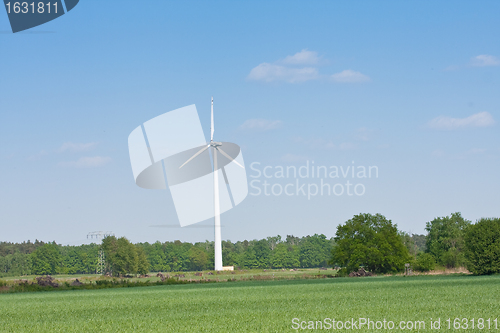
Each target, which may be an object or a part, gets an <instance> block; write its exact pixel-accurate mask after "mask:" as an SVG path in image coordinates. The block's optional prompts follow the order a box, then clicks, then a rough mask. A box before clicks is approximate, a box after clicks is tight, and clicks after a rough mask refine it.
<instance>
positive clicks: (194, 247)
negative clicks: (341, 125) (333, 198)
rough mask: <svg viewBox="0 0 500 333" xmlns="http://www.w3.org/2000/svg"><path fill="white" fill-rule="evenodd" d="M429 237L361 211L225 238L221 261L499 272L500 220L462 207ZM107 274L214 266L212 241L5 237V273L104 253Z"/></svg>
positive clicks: (78, 269)
mask: <svg viewBox="0 0 500 333" xmlns="http://www.w3.org/2000/svg"><path fill="white" fill-rule="evenodd" d="M426 231H427V235H425V236H424V235H415V234H414V235H409V234H408V233H405V232H403V231H400V230H398V229H397V225H396V224H393V223H392V221H390V220H388V219H386V218H385V217H384V216H383V215H380V214H376V215H371V214H359V215H355V216H354V217H353V218H352V219H350V220H348V221H346V222H345V223H344V224H341V225H339V226H338V227H337V232H336V235H335V237H332V238H330V239H327V237H326V236H325V235H323V234H320V235H318V234H315V235H312V236H305V237H294V236H291V235H288V236H286V238H282V237H281V236H276V237H268V238H266V239H261V240H251V241H246V240H245V241H238V242H236V243H232V242H230V241H223V242H222V256H223V262H224V265H227V266H235V267H239V268H248V269H250V268H261V269H263V268H301V267H302V268H315V267H326V266H336V267H339V268H342V269H343V272H344V273H348V272H351V271H353V270H357V269H359V268H361V267H364V268H368V269H369V270H371V271H373V272H374V273H387V272H400V271H402V270H404V267H405V264H407V263H409V264H411V267H413V268H414V269H416V270H420V271H428V270H432V269H434V268H435V267H436V266H441V267H448V268H454V267H461V266H465V267H467V268H468V269H469V270H470V271H471V272H473V273H475V274H492V273H500V219H481V220H479V221H477V223H475V224H473V223H472V222H471V221H468V220H466V219H464V218H463V217H462V215H461V214H460V213H453V214H451V215H450V216H445V217H438V218H435V219H433V220H432V221H429V222H427V223H426ZM101 249H102V250H103V251H104V255H105V263H106V264H105V265H104V267H103V269H104V272H105V273H106V272H107V273H110V274H112V275H126V274H145V273H146V272H148V271H153V272H175V271H199V270H207V269H213V267H214V243H213V242H209V241H206V242H199V243H195V244H191V243H187V242H181V241H174V242H164V243H161V242H159V241H158V242H156V243H153V244H150V243H138V244H132V243H130V242H129V241H128V240H127V239H126V238H124V237H122V238H118V239H117V238H115V237H114V236H112V237H107V238H105V239H104V240H103V244H102V247H101V246H100V245H96V244H90V245H80V246H62V245H58V244H56V243H55V242H52V243H44V242H40V241H35V242H34V243H31V242H30V241H28V242H24V243H7V242H1V243H0V277H2V276H18V275H29V274H35V275H45V274H57V273H59V274H92V273H96V270H97V267H98V263H99V251H100V250H101Z"/></svg>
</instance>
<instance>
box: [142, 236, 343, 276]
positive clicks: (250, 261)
mask: <svg viewBox="0 0 500 333" xmlns="http://www.w3.org/2000/svg"><path fill="white" fill-rule="evenodd" d="M333 245H334V241H333V238H332V239H327V238H326V236H325V235H323V234H321V235H318V234H315V235H313V236H305V237H294V236H291V235H288V236H287V237H286V238H285V239H282V237H281V236H279V235H278V236H276V237H268V238H266V239H261V240H252V241H247V240H245V241H238V242H236V243H232V242H230V241H223V242H222V258H223V262H224V265H226V266H235V267H240V268H296V267H304V268H311V267H326V266H327V261H328V258H329V254H330V251H331V249H332V246H333ZM138 246H140V247H142V248H143V249H144V251H145V253H146V255H147V258H148V261H149V263H150V265H151V270H152V271H155V272H159V271H161V272H169V271H196V270H205V269H212V268H213V267H214V243H213V242H209V241H206V242H203V243H195V244H191V243H182V242H180V241H175V242H166V243H160V242H156V243H154V244H149V243H140V244H138Z"/></svg>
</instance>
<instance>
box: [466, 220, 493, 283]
mask: <svg viewBox="0 0 500 333" xmlns="http://www.w3.org/2000/svg"><path fill="white" fill-rule="evenodd" d="M464 243H465V257H466V259H467V269H468V270H469V271H471V272H472V273H474V274H478V275H484V274H495V273H500V219H498V218H497V219H486V218H483V219H481V220H479V221H478V222H477V223H476V224H473V225H470V226H469V227H468V228H467V229H466V231H465V235H464Z"/></svg>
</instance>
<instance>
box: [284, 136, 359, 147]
mask: <svg viewBox="0 0 500 333" xmlns="http://www.w3.org/2000/svg"><path fill="white" fill-rule="evenodd" d="M292 141H293V142H295V143H300V144H302V145H305V146H307V148H309V149H313V150H351V149H355V148H356V145H355V144H354V143H351V142H342V143H339V144H335V143H334V142H333V141H332V140H327V139H323V138H309V139H305V138H303V137H300V136H299V137H294V138H292Z"/></svg>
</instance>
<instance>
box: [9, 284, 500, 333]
mask: <svg viewBox="0 0 500 333" xmlns="http://www.w3.org/2000/svg"><path fill="white" fill-rule="evenodd" d="M499 287H500V276H484V277H474V276H452V275H451V276H415V277H406V278H404V277H400V276H398V277H371V278H335V279H318V280H290V281H248V282H227V283H212V284H189V285H172V286H155V287H137V288H119V289H103V290H77V291H54V292H37V293H15V294H0V331H1V332H293V331H295V330H294V329H292V319H293V318H299V319H300V321H313V320H314V321H316V320H323V319H324V318H332V319H335V320H337V319H340V320H343V321H346V320H351V318H355V319H357V318H360V317H363V318H370V320H374V321H377V320H380V321H382V320H384V319H386V320H387V321H394V322H396V323H399V322H400V321H401V320H404V321H425V325H426V330H425V331H430V329H429V328H430V327H429V325H430V324H429V321H430V319H431V318H432V320H433V321H434V320H435V319H437V318H439V317H440V318H441V327H442V328H443V327H444V326H447V323H446V322H445V320H446V319H447V318H452V325H453V319H454V318H455V317H459V318H464V317H465V318H469V319H472V318H474V319H475V321H476V323H477V319H478V318H483V319H488V318H491V320H493V319H495V318H499V319H500V310H499V309H500V288H499ZM499 324H500V323H499ZM469 325H470V323H469ZM491 325H492V327H491V328H492V329H490V330H487V329H483V330H478V329H477V328H476V329H474V330H473V329H468V331H471V332H473V331H500V330H498V329H497V330H494V329H493V328H494V324H493V322H491ZM499 328H500V327H499ZM351 331H352V330H351ZM354 331H368V330H366V329H359V330H354ZM372 331H374V330H372ZM381 331H384V330H381ZM413 331H416V330H413ZM421 331H422V330H421ZM433 331H445V330H433ZM451 331H453V329H452V330H451ZM462 331H463V330H462Z"/></svg>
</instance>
